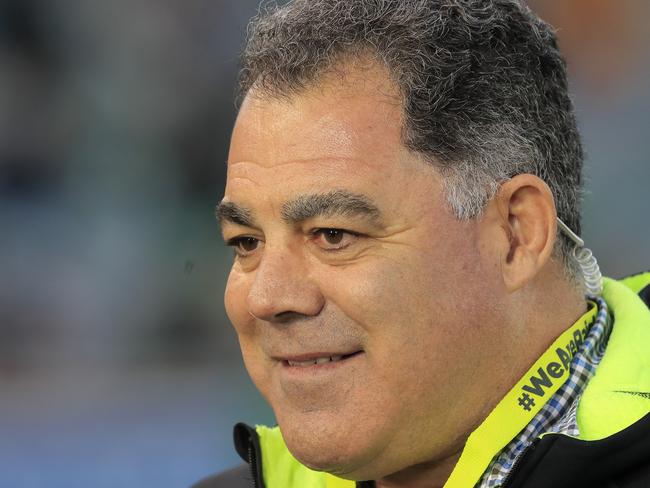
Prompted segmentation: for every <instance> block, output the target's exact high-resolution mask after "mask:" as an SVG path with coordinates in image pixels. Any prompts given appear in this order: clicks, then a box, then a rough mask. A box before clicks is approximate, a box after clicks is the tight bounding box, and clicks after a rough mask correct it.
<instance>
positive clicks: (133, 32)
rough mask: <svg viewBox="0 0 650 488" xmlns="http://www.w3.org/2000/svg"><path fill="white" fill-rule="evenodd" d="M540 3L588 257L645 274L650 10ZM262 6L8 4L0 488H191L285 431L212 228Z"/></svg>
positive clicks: (610, 271) (0, 42)
mask: <svg viewBox="0 0 650 488" xmlns="http://www.w3.org/2000/svg"><path fill="white" fill-rule="evenodd" d="M530 4H531V6H533V8H535V9H536V10H537V11H538V12H539V13H540V14H541V15H542V17H543V18H545V19H547V20H549V21H550V22H552V23H553V24H554V25H556V26H557V27H558V28H559V36H560V40H561V46H562V48H563V50H564V52H565V54H566V55H567V58H568V60H569V66H570V77H571V83H572V93H573V94H574V99H575V102H576V108H577V112H578V118H579V124H580V129H581V132H582V134H583V136H584V142H585V148H586V152H587V161H586V167H585V172H584V174H585V177H586V195H585V206H584V233H583V234H584V236H585V239H586V241H587V243H588V244H587V245H588V246H590V247H591V248H592V249H593V250H594V252H595V254H596V256H597V257H598V258H599V261H600V263H601V267H602V269H603V271H604V272H605V274H607V275H610V276H622V275H625V274H628V273H632V272H635V271H638V270H642V269H648V268H650V227H649V225H648V220H649V219H648V209H649V208H650V204H649V203H648V202H649V200H648V198H649V193H650V192H649V191H648V188H650V164H649V158H650V130H649V127H650V91H649V85H650V55H649V54H648V50H647V49H648V46H650V27H648V23H647V21H646V19H647V18H648V14H650V2H646V1H645V0H618V1H614V0H562V1H558V0H537V1H534V2H533V1H531V2H530ZM257 8H258V2H257V1H248V0H242V1H237V2H235V1H230V2H227V1H225V0H211V1H208V0H129V1H127V0H111V1H97V0H57V1H54V2H48V1H45V0H40V1H39V0H0V486H2V487H5V486H6V487H12V488H13V487H43V486H47V487H66V488H74V487H82V486H84V487H85V486H93V487H100V488H101V487H116V486H119V487H143V486H147V487H148V486H152V487H153V486H155V487H161V488H162V487H170V488H171V487H185V486H189V485H190V484H191V483H192V482H194V481H197V480H198V479H199V478H201V477H203V476H206V475H208V474H210V473H212V472H214V471H217V470H219V469H222V468H225V467H228V466H231V465H233V464H235V463H237V462H238V460H237V457H236V455H235V454H234V451H233V449H232V447H231V427H232V425H233V423H235V422H237V421H247V422H250V423H255V422H267V423H269V422H273V417H272V414H271V412H270V411H269V409H268V407H266V406H265V405H264V404H263V401H262V400H261V398H260V396H259V395H258V394H257V393H256V392H255V390H254V388H253V387H252V385H251V383H250V381H249V380H248V378H247V376H246V373H245V371H244V369H243V367H242V365H241V359H240V356H239V350H238V346H237V341H236V337H235V335H234V333H233V331H232V330H231V328H230V326H229V324H228V319H227V317H226V316H225V314H224V309H223V303H222V297H223V290H224V285H225V278H226V273H227V269H228V267H229V263H230V260H231V255H230V252H229V250H227V249H226V248H225V247H224V245H223V243H222V241H221V238H220V235H219V231H218V227H217V224H216V221H215V219H214V217H213V207H214V205H215V203H217V202H218V201H219V199H220V198H221V196H222V191H223V182H224V177H225V163H224V162H225V160H226V154H227V145H228V138H229V134H230V129H231V126H232V124H233V120H234V117H235V109H234V105H233V102H232V98H233V97H232V95H233V92H234V80H235V75H236V70H237V57H238V52H239V50H240V48H241V46H242V42H243V39H244V36H245V31H246V23H247V19H248V18H249V17H251V16H252V15H253V14H254V13H255V12H256V11H257Z"/></svg>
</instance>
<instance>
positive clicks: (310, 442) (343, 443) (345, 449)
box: [278, 413, 377, 479]
mask: <svg viewBox="0 0 650 488" xmlns="http://www.w3.org/2000/svg"><path fill="white" fill-rule="evenodd" d="M288 417H290V418H289V419H286V420H285V421H284V422H283V421H282V419H281V418H278V424H279V426H280V430H281V431H282V436H283V438H284V441H285V443H286V445H287V448H288V449H289V451H290V452H291V454H292V455H293V456H294V457H295V458H296V459H297V460H298V461H300V462H301V463H302V464H304V465H305V466H307V467H308V468H310V469H313V470H315V471H325V472H328V473H331V474H334V475H339V476H344V477H346V478H349V479H357V477H356V475H357V474H359V470H360V469H361V471H365V470H364V469H363V467H364V466H365V465H366V464H367V462H368V460H369V459H372V458H373V457H374V455H376V452H375V451H377V449H376V448H373V447H374V445H376V444H375V443H373V442H372V440H373V436H371V435H370V433H368V435H366V436H363V435H360V434H361V432H360V431H359V430H357V429H351V428H349V427H347V426H345V425H344V422H342V421H341V419H340V417H339V418H338V419H337V418H336V416H334V417H335V418H332V417H333V416H330V415H328V414H324V415H323V414H322V413H321V414H316V415H309V414H302V415H291V416H288ZM306 417H311V418H309V419H308V418H306ZM328 417H329V418H328ZM328 420H329V422H328ZM358 479H362V478H358Z"/></svg>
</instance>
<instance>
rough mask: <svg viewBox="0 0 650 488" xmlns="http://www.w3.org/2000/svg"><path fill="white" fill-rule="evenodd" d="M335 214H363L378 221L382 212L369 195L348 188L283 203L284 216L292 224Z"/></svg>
mask: <svg viewBox="0 0 650 488" xmlns="http://www.w3.org/2000/svg"><path fill="white" fill-rule="evenodd" d="M335 215H340V216H344V217H356V216H361V217H366V218H368V219H370V220H372V221H373V222H374V223H378V222H379V220H380V217H381V212H380V211H379V208H378V207H377V206H376V205H375V204H374V203H373V202H372V201H371V200H370V198H368V197H367V196H365V195H361V194H359V193H352V192H350V191H347V190H332V191H330V192H327V193H315V194H309V195H300V196H299V197H297V198H295V199H293V200H291V201H289V202H286V203H285V204H284V205H282V218H283V219H284V220H285V221H286V222H288V223H291V224H298V223H301V222H304V221H305V220H309V219H311V218H313V217H333V216H335Z"/></svg>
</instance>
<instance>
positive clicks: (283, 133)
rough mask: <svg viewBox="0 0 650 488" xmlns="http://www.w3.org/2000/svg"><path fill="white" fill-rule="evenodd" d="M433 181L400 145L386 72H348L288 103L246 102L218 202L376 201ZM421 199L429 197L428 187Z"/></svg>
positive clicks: (254, 98) (398, 113) (395, 99)
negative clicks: (338, 196) (347, 194)
mask: <svg viewBox="0 0 650 488" xmlns="http://www.w3.org/2000/svg"><path fill="white" fill-rule="evenodd" d="M346 70H347V71H346ZM432 176H433V171H432V168H431V166H430V165H429V164H426V163H425V162H424V160H423V158H422V157H421V156H419V155H417V154H415V153H413V152H411V151H410V150H408V149H407V148H406V147H405V146H404V145H403V143H402V107H401V100H400V97H399V96H398V94H397V90H396V87H395V85H394V84H393V83H392V81H391V80H390V79H389V77H388V74H387V72H385V71H384V70H383V69H381V68H380V67H378V66H375V65H370V66H362V67H361V68H355V67H353V68H350V67H348V68H345V69H344V70H343V71H341V70H338V71H333V72H332V73H330V74H329V75H326V76H324V77H323V78H322V79H320V81H319V82H318V83H317V84H315V85H314V86H312V87H310V88H308V89H305V90H303V91H302V92H300V93H298V94H296V95H293V96H291V97H289V98H282V99H278V98H271V97H265V96H263V95H261V94H258V93H256V92H253V93H251V94H249V95H248V96H247V97H246V99H245V100H244V103H243V104H242V107H241V110H240V113H239V116H238V118H237V122H236V124H235V128H234V130H233V136H232V141H231V147H230V153H229V158H228V180H227V185H226V195H225V199H226V200H232V201H236V202H238V203H241V204H245V205H246V206H249V207H253V206H258V205H260V204H261V202H263V201H270V200H273V201H275V202H278V203H279V202H281V201H286V200H288V199H291V198H292V197H294V196H295V195H296V194H300V193H321V192H326V191H329V190H332V189H337V190H339V189H346V190H349V191H351V192H353V193H359V194H364V195H367V196H368V197H370V198H372V199H376V200H381V199H382V198H383V199H385V198H387V197H388V195H389V194H392V195H395V194H397V193H413V192H415V193H417V189H416V188H415V187H418V186H419V187H422V185H423V184H424V185H425V186H427V182H426V181H423V180H422V179H421V178H420V179H419V181H418V177H425V179H427V180H428V179H430V178H431V177H432ZM427 177H428V178H427ZM429 183H430V182H429ZM426 192H427V193H428V195H429V197H430V196H431V187H430V185H428V188H427V190H426Z"/></svg>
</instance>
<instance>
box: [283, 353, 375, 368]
mask: <svg viewBox="0 0 650 488" xmlns="http://www.w3.org/2000/svg"><path fill="white" fill-rule="evenodd" d="M362 353H363V351H355V352H353V353H350V354H320V353H319V354H309V355H305V356H292V357H288V358H282V359H280V361H281V362H282V365H283V366H285V367H288V368H308V367H311V366H325V365H328V364H331V363H340V362H342V361H346V360H348V359H351V358H353V357H355V356H358V355H359V354H362Z"/></svg>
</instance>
